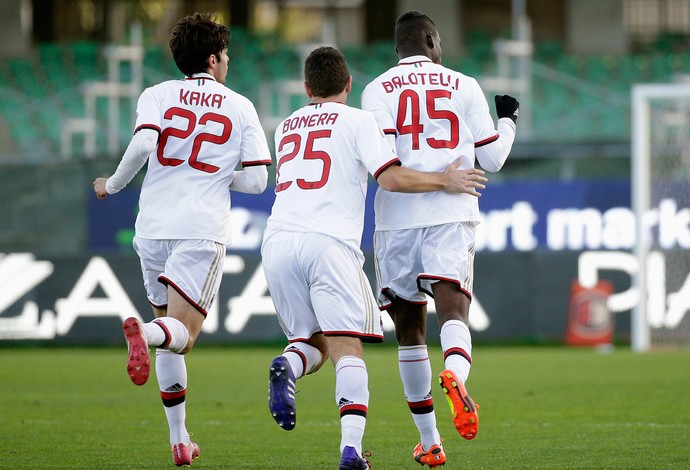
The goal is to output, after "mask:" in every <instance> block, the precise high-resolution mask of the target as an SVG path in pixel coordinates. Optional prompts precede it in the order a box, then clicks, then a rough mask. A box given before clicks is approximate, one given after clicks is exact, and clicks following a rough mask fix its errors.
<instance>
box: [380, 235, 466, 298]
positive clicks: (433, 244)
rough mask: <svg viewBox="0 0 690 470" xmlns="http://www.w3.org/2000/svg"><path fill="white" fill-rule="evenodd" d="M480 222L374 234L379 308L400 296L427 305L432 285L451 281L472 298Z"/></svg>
mask: <svg viewBox="0 0 690 470" xmlns="http://www.w3.org/2000/svg"><path fill="white" fill-rule="evenodd" d="M476 225H477V222H457V223H451V224H442V225H434V226H431V227H422V228H413V229H407V230H386V231H377V232H374V252H375V254H376V259H375V264H376V281H377V283H378V286H379V291H380V293H379V296H378V302H379V308H380V309H381V310H385V309H387V308H388V307H389V306H390V304H391V301H392V300H393V299H395V298H396V297H400V298H401V299H403V300H407V301H408V302H412V303H419V304H422V305H424V304H426V302H427V300H426V295H425V294H428V295H430V296H433V294H432V290H431V284H433V283H434V282H437V281H450V282H454V283H456V284H457V285H458V287H459V288H460V290H461V291H462V292H463V293H464V294H465V295H467V296H468V297H469V298H470V299H471V298H472V281H473V271H474V229H475V227H476Z"/></svg>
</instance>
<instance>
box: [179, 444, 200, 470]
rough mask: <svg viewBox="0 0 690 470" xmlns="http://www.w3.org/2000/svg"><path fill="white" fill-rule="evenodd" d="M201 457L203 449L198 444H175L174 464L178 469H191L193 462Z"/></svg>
mask: <svg viewBox="0 0 690 470" xmlns="http://www.w3.org/2000/svg"><path fill="white" fill-rule="evenodd" d="M199 455H201V449H200V448H199V445H198V444H197V443H196V442H190V443H189V444H181V443H180V444H175V445H174V446H173V448H172V456H173V463H174V464H175V465H177V466H178V467H182V466H184V467H191V466H192V462H193V461H194V459H196V458H198V457H199Z"/></svg>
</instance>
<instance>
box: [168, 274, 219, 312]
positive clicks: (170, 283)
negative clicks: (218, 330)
mask: <svg viewBox="0 0 690 470" xmlns="http://www.w3.org/2000/svg"><path fill="white" fill-rule="evenodd" d="M158 282H160V283H161V284H163V285H165V286H170V287H172V288H173V289H175V290H176V291H177V293H178V294H180V295H181V296H182V297H183V298H184V299H185V300H186V301H187V302H189V305H191V306H192V307H194V308H195V309H197V310H198V311H199V313H200V314H202V315H203V316H204V318H206V315H207V313H206V310H204V309H203V308H201V307H200V306H199V305H198V304H197V303H196V302H194V301H193V300H192V299H190V298H189V296H188V295H187V294H185V293H184V291H183V290H182V289H180V287H179V286H177V285H176V284H175V283H174V282H172V281H171V280H170V279H168V278H167V277H165V276H158Z"/></svg>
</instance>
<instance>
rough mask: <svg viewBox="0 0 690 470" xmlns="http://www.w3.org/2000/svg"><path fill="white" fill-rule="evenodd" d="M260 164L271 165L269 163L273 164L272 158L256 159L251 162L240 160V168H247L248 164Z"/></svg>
mask: <svg viewBox="0 0 690 470" xmlns="http://www.w3.org/2000/svg"><path fill="white" fill-rule="evenodd" d="M260 165H266V166H271V165H273V160H256V161H253V162H242V168H247V167H249V166H260Z"/></svg>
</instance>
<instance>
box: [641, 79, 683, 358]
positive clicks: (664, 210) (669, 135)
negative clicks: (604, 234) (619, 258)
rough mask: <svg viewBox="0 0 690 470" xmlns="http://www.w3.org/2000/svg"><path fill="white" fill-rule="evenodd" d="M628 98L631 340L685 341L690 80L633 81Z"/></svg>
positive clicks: (652, 343)
mask: <svg viewBox="0 0 690 470" xmlns="http://www.w3.org/2000/svg"><path fill="white" fill-rule="evenodd" d="M631 98H632V128H631V132H632V139H631V146H632V149H631V150H632V184H631V192H632V195H631V196H632V208H633V212H634V213H635V249H634V255H635V257H636V259H637V261H638V270H637V273H636V275H635V276H633V288H635V290H636V291H637V292H638V293H639V302H638V303H637V306H636V307H635V308H634V309H633V312H632V321H631V336H632V337H631V343H632V348H633V350H635V351H647V350H649V349H650V348H655V347H666V346H670V347H678V346H684V347H690V302H688V299H690V246H685V243H686V241H687V240H686V239H687V238H688V237H687V233H688V232H690V227H688V222H689V221H686V220H685V219H688V218H690V83H669V84H638V85H634V86H633V87H632V93H631ZM669 227H670V228H669ZM684 299H685V300H684Z"/></svg>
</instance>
